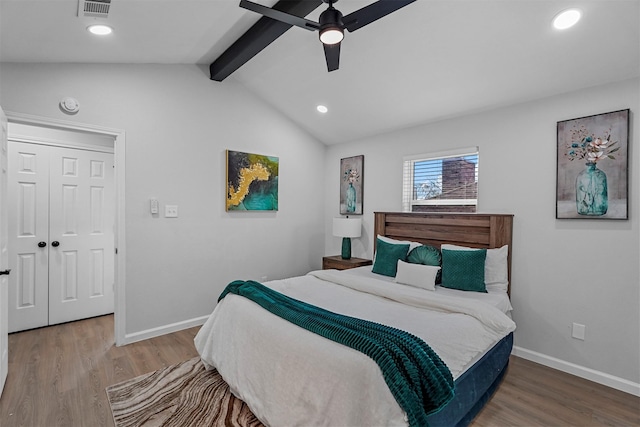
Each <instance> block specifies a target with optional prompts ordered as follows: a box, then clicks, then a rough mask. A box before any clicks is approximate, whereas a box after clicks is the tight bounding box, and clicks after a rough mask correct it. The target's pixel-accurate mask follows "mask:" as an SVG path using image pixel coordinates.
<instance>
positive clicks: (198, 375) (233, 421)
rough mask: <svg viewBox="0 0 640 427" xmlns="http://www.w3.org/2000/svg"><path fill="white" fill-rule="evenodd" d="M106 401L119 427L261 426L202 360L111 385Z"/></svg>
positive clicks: (218, 375)
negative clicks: (107, 400) (208, 369)
mask: <svg viewBox="0 0 640 427" xmlns="http://www.w3.org/2000/svg"><path fill="white" fill-rule="evenodd" d="M107 396H108V398H109V404H110V405H111V412H112V413H113V420H114V423H115V426H116V427H134V426H135V427H138V426H145V427H155V426H166V427H172V426H176V427H178V426H179V427H186V426H193V427H195V426H198V427H199V426H238V427H259V426H262V423H261V422H260V421H259V420H258V419H257V418H256V417H255V415H253V413H252V412H251V410H250V409H249V407H248V406H247V405H246V404H245V403H244V402H243V401H242V400H240V399H238V398H236V397H235V396H234V395H233V394H232V393H231V391H230V390H229V386H228V385H227V383H225V382H224V380H223V379H222V377H221V376H220V374H219V373H218V371H215V370H212V371H207V370H205V368H204V365H203V364H202V362H201V361H200V358H199V357H195V358H193V359H191V360H187V361H185V362H182V363H179V364H177V365H172V366H168V367H166V368H163V369H160V370H158V371H155V372H151V373H149V374H145V375H141V376H139V377H136V378H133V379H130V380H127V381H124V382H121V383H119V384H115V385H112V386H109V387H107Z"/></svg>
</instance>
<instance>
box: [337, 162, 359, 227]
mask: <svg viewBox="0 0 640 427" xmlns="http://www.w3.org/2000/svg"><path fill="white" fill-rule="evenodd" d="M363 189H364V155H360V156H353V157H347V158H344V159H340V214H342V215H362V206H363V205H362V196H363V193H364V192H363Z"/></svg>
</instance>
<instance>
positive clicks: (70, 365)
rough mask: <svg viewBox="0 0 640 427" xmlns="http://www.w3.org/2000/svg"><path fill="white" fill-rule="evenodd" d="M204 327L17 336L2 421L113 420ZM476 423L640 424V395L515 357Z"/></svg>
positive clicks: (60, 330) (6, 425) (61, 330)
mask: <svg viewBox="0 0 640 427" xmlns="http://www.w3.org/2000/svg"><path fill="white" fill-rule="evenodd" d="M197 331H198V328H191V329H187V330H185V331H180V332H176V333H173V334H169V335H165V336H162V337H158V338H154V339H150V340H146V341H143V342H138V343H135V344H130V345H127V346H124V347H116V346H115V345H114V344H113V343H114V338H113V316H103V317H97V318H93V319H87V320H82V321H78V322H72V323H66V324H63V325H57V326H51V327H48V328H42V329H35V330H31V331H26V332H20V333H15V334H11V335H10V336H9V376H8V378H7V383H6V385H5V389H4V393H3V395H2V398H1V399H0V426H3V427H13V426H29V427H40V426H43V427H54V426H65V427H66V426H73V427H75V426H82V427H84V426H90V427H93V426H96V427H97V426H113V420H112V417H111V411H110V409H109V404H108V402H107V396H106V393H105V388H106V387H107V386H109V385H111V384H115V383H118V382H120V381H124V380H126V379H129V378H133V377H135V376H138V375H141V374H144V373H147V372H151V371H154V370H156V369H160V368H162V367H164V366H168V365H172V364H174V363H178V362H181V361H183V360H186V359H188V358H191V357H194V356H196V355H197V353H196V350H195V348H194V346H193V337H194V336H195V334H196V332H197ZM472 426H473V427H489V426H526V427H529V426H580V427H582V426H640V398H637V397H634V396H631V395H629V394H626V393H622V392H619V391H616V390H613V389H610V388H607V387H604V386H601V385H598V384H595V383H592V382H589V381H586V380H583V379H580V378H577V377H573V376H571V375H568V374H564V373H562V372H559V371H555V370H553V369H549V368H546V367H544V366H541V365H538V364H536V363H532V362H529V361H527V360H524V359H521V358H517V357H513V356H512V358H511V362H510V366H509V370H508V372H507V375H506V377H505V380H504V382H503V383H502V385H501V386H500V388H499V389H498V391H497V392H496V394H495V395H494V396H493V398H492V399H491V401H490V402H489V403H488V404H487V405H486V406H485V408H484V409H483V411H482V412H481V413H480V414H479V415H478V417H477V418H476V419H475V420H474V422H473V424H472Z"/></svg>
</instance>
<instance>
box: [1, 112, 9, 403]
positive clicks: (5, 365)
mask: <svg viewBox="0 0 640 427" xmlns="http://www.w3.org/2000/svg"><path fill="white" fill-rule="evenodd" d="M0 132H1V133H0V396H2V390H3V389H4V384H5V382H6V379H7V372H8V371H9V312H8V309H9V304H8V301H9V273H10V271H9V227H8V218H7V216H8V210H7V183H8V182H9V177H8V173H9V171H8V170H7V165H8V146H7V135H8V127H7V117H6V116H5V115H4V112H3V111H2V108H0Z"/></svg>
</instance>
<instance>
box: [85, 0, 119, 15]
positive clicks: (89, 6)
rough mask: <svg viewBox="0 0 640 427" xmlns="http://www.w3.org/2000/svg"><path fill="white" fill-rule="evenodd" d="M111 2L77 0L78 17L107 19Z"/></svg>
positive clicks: (106, 0)
mask: <svg viewBox="0 0 640 427" xmlns="http://www.w3.org/2000/svg"><path fill="white" fill-rule="evenodd" d="M110 6H111V0H78V16H88V17H91V18H107V17H108V16H109V7H110Z"/></svg>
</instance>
